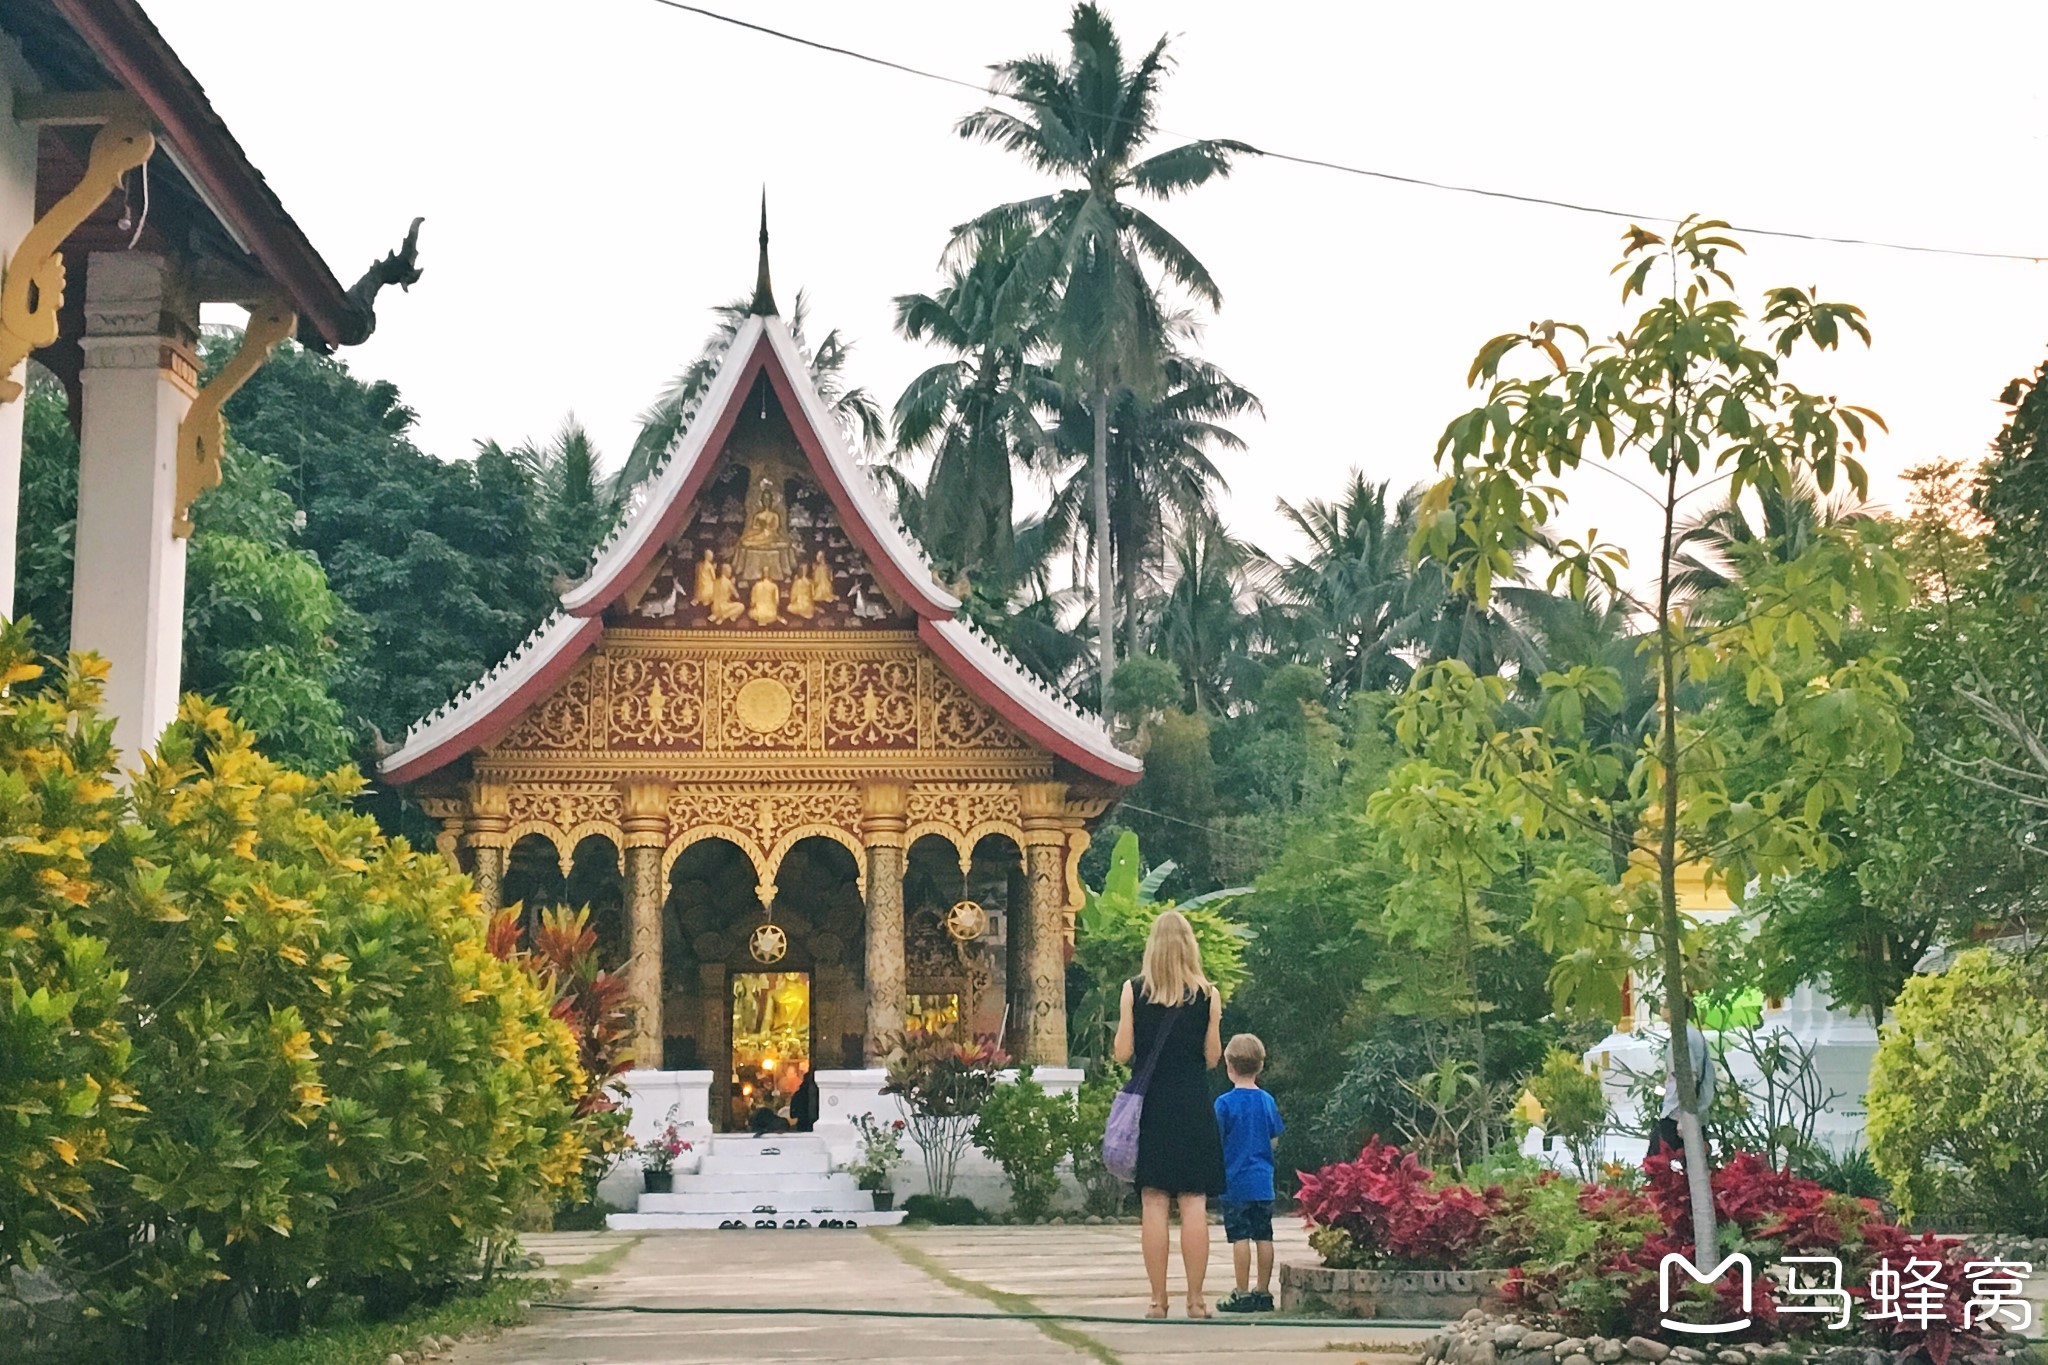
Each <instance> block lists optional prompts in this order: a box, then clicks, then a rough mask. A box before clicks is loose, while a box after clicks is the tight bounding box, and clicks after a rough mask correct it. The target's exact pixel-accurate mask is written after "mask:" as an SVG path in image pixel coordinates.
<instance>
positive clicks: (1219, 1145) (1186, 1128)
mask: <svg viewBox="0 0 2048 1365" xmlns="http://www.w3.org/2000/svg"><path fill="white" fill-rule="evenodd" d="M1162 1028H1164V1029H1167V1030H1168V1033H1167V1036H1166V1045H1165V1047H1164V1048H1163V1049H1162V1050H1161V1051H1160V1054H1159V1064H1158V1065H1157V1066H1156V1067H1154V1068H1153V1070H1152V1083H1151V1085H1150V1086H1149V1087H1147V1089H1146V1091H1145V1107H1144V1109H1143V1111H1141V1113H1140V1115H1139V1118H1138V1178H1137V1182H1136V1183H1137V1186H1138V1188H1139V1189H1141V1190H1165V1191H1166V1192H1167V1193H1168V1194H1206V1195H1208V1196H1209V1197H1210V1198H1212V1199H1214V1198H1217V1197H1219V1196H1221V1195H1222V1193H1223V1137H1222V1135H1221V1133H1220V1132H1219V1131H1218V1129H1217V1127H1216V1107H1215V1102H1214V1101H1213V1100H1211V1099H1210V1097H1209V1081H1208V1072H1209V1068H1208V1066H1207V1064H1206V1063H1205V1062H1204V1060H1203V1057H1202V1045H1203V1044H1204V1043H1205V1042H1206V1041H1207V1040H1208V1037H1209V1002H1208V1000H1207V999H1206V998H1205V997H1202V996H1195V997H1192V998H1190V999H1189V1000H1188V1002H1187V1003H1186V1004H1184V1005H1182V1006H1180V1007H1179V1008H1177V1009H1169V1008H1167V1007H1166V1006H1164V1005H1155V1004H1153V1003H1152V1002H1151V1001H1150V1000H1147V999H1146V998H1145V987H1144V984H1143V983H1142V982H1135V981H1134V982H1132V983H1131V1033H1132V1042H1133V1044H1134V1046H1133V1047H1132V1050H1131V1066H1132V1069H1133V1070H1135V1069H1136V1068H1138V1067H1140V1066H1143V1065H1144V1063H1145V1058H1146V1057H1148V1056H1149V1055H1151V1050H1152V1046H1153V1043H1154V1041H1155V1040H1156V1039H1157V1038H1158V1036H1159V1030H1160V1029H1162Z"/></svg>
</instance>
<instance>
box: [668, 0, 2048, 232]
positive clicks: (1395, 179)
mask: <svg viewBox="0 0 2048 1365" xmlns="http://www.w3.org/2000/svg"><path fill="white" fill-rule="evenodd" d="M653 3H655V4H657V5H660V6H662V7H663V8H664V9H672V10H680V11H682V12H683V13H685V14H694V15H696V16H698V17H699V18H703V19H711V20H715V21H716V22H718V23H721V24H729V25H731V26H732V27H734V28H740V29H746V30H747V31H748V32H751V33H758V34H760V35H762V36H763V37H767V38H774V39H777V40H779V41H781V42H785V43H794V44H796V45H797V46H798V47H807V48H810V49H812V50H813V51H816V52H825V53H829V54H831V55H832V56H835V57H846V58H849V59H851V60H853V61H857V62H865V63H867V64H868V65H870V66H878V67H881V68H883V69H884V70H887V71H894V72H896V73H898V74H899V75H905V76H915V77H917V78H918V79H920V80H927V81H936V82H938V83H939V84H941V85H950V86H957V87H959V88H960V89H962V90H972V91H973V92H975V93H976V94H978V95H981V96H983V97H984V98H987V99H1007V100H1014V101H1015V102H1017V103H1019V104H1024V105H1030V104H1033V103H1035V101H1032V100H1028V99H1025V98H1024V97H1023V96H1021V95H1015V94H1011V93H1008V92H1006V91H1000V90H992V89H990V88H989V87H988V86H987V85H985V84H982V83H979V82H976V81H970V80H965V79H962V78H961V77H959V76H948V75H946V74H945V73H944V72H939V71H931V70H927V69H926V68H924V67H920V66H912V65H910V64H909V63H907V62H898V61H892V60H890V59H889V58H887V57H877V56H875V55H874V54H873V53H869V52H862V51H859V50H858V49H855V48H850V47H840V46H838V45H837V44H834V43H827V42H821V41H820V40H818V39H816V38H806V37H804V36H803V35H802V34H800V33H791V32H789V31H788V30H786V29H779V28H771V27H770V26H768V25H767V24H757V23H754V22H753V21H751V20H747V19H741V18H738V17H737V16H735V15H730V14H722V13H720V12H719V11H717V10H714V9H706V8H704V7H703V6H702V5H690V4H684V3H683V0H653ZM1112 117H1115V118H1118V119H1119V121H1127V120H1123V119H1121V117H1120V116H1116V115H1112ZM1159 131H1160V132H1162V133H1165V134H1167V135H1168V136H1169V137H1177V138H1187V139H1189V140H1190V141H1201V140H1204V139H1197V138H1195V137H1194V136H1193V135H1192V134H1189V133H1179V132H1175V131H1173V130H1172V129H1170V128H1161V129H1159ZM1251 152H1252V154H1253V155H1255V156H1262V157H1265V158H1266V159H1267V160H1269V161H1286V162H1291V163H1293V164H1294V165H1297V166H1308V167H1312V168H1315V169H1317V170H1325V171H1334V172H1336V173H1338V174H1340V175H1352V176H1358V177H1361V178H1363V179H1367V180H1383V181H1386V182H1388V183H1390V184H1395V185H1409V186H1413V187H1415V188H1418V189H1428V190H1439V191H1442V192H1443V193H1446V194H1469V195H1474V196H1477V197H1479V198H1482V199H1501V200H1505V201H1507V202H1509V203H1516V204H1532V205H1535V206H1537V207H1540V208H1553V209H1563V210H1565V211H1567V212H1570V213H1585V214H1591V215H1593V216H1594V217H1598V218H1617V219H1621V220H1623V221H1626V222H1637V223H1643V222H1656V223H1676V222H1678V221H1680V220H1679V219H1678V218H1676V217H1675V216H1673V215H1671V214H1668V213H1629V212H1627V211H1625V210H1622V209H1610V208H1602V207H1600V206H1598V205H1595V204H1581V203H1577V202H1575V201H1573V200H1570V199H1554V198H1551V197H1549V196H1547V195H1540V194H1517V193H1515V192H1513V191H1511V190H1495V189H1487V188H1486V187H1484V186H1481V185H1460V184H1457V183H1455V182H1453V181H1448V180H1431V179H1429V178H1428V177H1426V176H1418V175H1400V174H1397V173H1395V172H1393V171H1380V170H1373V169H1372V168H1370V167H1366V166H1353V165H1350V164H1348V163H1346V162H1342V161H1329V160H1325V159H1323V158H1321V157H1313V156H1300V155H1296V154H1295V153H1292V152H1276V151H1273V150H1272V149H1271V148H1267V147H1252V148H1251ZM1731 228H1732V230H1733V231H1735V232H1741V233H1746V234H1748V235H1749V236H1752V237H1779V238H1783V239H1785V240H1788V241H1796V242H1819V243H1823V244H1826V245H1830V246H1861V247H1871V248H1874V249H1877V250H1881V251H1908V252H1913V253H1914V254H1916V255H1924V256H1958V257H1963V258H1966V259H1970V260H1979V261H2024V262H2026V263H2027V264H2029V265H2039V264H2041V263H2042V261H2044V260H2048V256H2040V255H2029V254H2027V253H2025V252H2018V251H1972V250H1969V249H1968V248H1965V247H1948V246H1923V245H1920V244H1918V243H1914V242H1891V241H1885V240H1883V239H1881V238H1876V237H1837V236H1831V235H1829V234H1827V233H1822V232H1798V231H1795V230H1793V229H1790V228H1767V227H1748V226H1744V225H1742V224H1733V225H1731Z"/></svg>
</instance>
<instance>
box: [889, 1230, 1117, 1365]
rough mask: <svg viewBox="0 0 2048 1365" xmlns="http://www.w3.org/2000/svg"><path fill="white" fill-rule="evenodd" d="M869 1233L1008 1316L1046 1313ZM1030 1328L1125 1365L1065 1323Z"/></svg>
mask: <svg viewBox="0 0 2048 1365" xmlns="http://www.w3.org/2000/svg"><path fill="white" fill-rule="evenodd" d="M869 1232H870V1233H871V1234H872V1235H873V1237H874V1238H875V1240H876V1241H878V1242H881V1243H882V1244H884V1245H885V1246H887V1247H888V1248H889V1249H890V1250H891V1251H893V1252H895V1253H896V1254H897V1255H898V1256H899V1257H901V1258H902V1259H903V1260H904V1261H905V1262H906V1263H907V1264H909V1265H912V1266H915V1267H916V1268H917V1269H919V1270H922V1271H923V1272H924V1273H925V1274H927V1275H929V1276H931V1277H932V1278H933V1279H935V1280H937V1281H938V1282H939V1283H940V1284H942V1285H944V1286H946V1288H948V1289H956V1290H958V1291H959V1292H960V1293H962V1294H967V1295H971V1296H972V1297H974V1298H977V1299H980V1300H981V1301H982V1302H984V1303H990V1304H994V1305H995V1306H996V1307H997V1308H1000V1309H1001V1310H1002V1311H1003V1312H1005V1313H1039V1312H1043V1311H1044V1310H1043V1309H1041V1308H1040V1307H1039V1306H1038V1305H1037V1304H1035V1303H1033V1302H1032V1301H1031V1300H1030V1299H1027V1298H1025V1297H1024V1296H1023V1295H1022V1294H1011V1293H1008V1292H1007V1291H1005V1290H1001V1289H997V1288H996V1287H994V1286H993V1285H986V1284H983V1283H982V1282H981V1281H979V1280H970V1279H968V1278H967V1277H966V1276H964V1275H960V1274H957V1273H955V1272H954V1271H953V1270H951V1269H949V1268H948V1267H947V1266H946V1265H945V1263H943V1262H942V1261H940V1260H939V1259H938V1258H937V1257H935V1256H932V1255H930V1254H928V1253H927V1252H924V1251H920V1250H919V1249H918V1248H916V1247H914V1246H912V1245H910V1243H908V1242H906V1241H903V1240H902V1239H900V1238H898V1237H896V1236H893V1235H892V1234H890V1233H888V1232H886V1231H884V1230H883V1229H881V1228H870V1229H869ZM1031 1325H1032V1326H1033V1327H1036V1328H1037V1329H1038V1330H1039V1331H1041V1332H1043V1333H1044V1334H1045V1335H1046V1336H1048V1337H1050V1338H1051V1339H1052V1340H1054V1341H1057V1342H1058V1343H1060V1345H1062V1346H1071V1347H1073V1348H1074V1349H1075V1350H1077V1351H1086V1352H1087V1353H1088V1354H1089V1355H1091V1356H1093V1357H1094V1358H1095V1359H1096V1360H1099V1361H1101V1362H1102V1365H1123V1362H1122V1360H1121V1358H1119V1357H1118V1355H1117V1353H1116V1352H1114V1351H1112V1350H1110V1349H1109V1347H1107V1346H1105V1345H1103V1344H1102V1343H1101V1342H1099V1341H1097V1340H1096V1339H1095V1338H1094V1337H1091V1336H1089V1335H1088V1334H1087V1333H1086V1332H1080V1331H1076V1330H1075V1329H1074V1328H1072V1327H1069V1326H1067V1324H1065V1323H1063V1322H1052V1321H1049V1320H1047V1319H1045V1318H1038V1319H1034V1320H1032V1321H1031Z"/></svg>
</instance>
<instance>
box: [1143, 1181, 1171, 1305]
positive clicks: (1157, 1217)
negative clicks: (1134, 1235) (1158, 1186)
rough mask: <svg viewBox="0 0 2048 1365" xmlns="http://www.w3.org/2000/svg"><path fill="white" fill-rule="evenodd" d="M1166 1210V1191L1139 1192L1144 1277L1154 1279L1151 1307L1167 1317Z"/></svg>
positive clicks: (1152, 1280)
mask: <svg viewBox="0 0 2048 1365" xmlns="http://www.w3.org/2000/svg"><path fill="white" fill-rule="evenodd" d="M1166 1210H1167V1196H1166V1191H1165V1190H1141V1191H1139V1212H1140V1218H1139V1223H1138V1243H1139V1245H1140V1246H1141V1247H1143V1248H1144V1252H1145V1278H1146V1279H1147V1280H1150V1281H1151V1282H1152V1309H1153V1312H1154V1314H1155V1315H1156V1316H1158V1317H1162V1318H1163V1317H1165V1316H1166Z"/></svg>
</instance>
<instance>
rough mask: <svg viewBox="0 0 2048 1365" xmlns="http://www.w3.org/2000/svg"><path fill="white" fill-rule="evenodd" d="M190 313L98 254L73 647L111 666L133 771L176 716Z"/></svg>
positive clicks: (149, 279) (151, 274)
mask: <svg viewBox="0 0 2048 1365" xmlns="http://www.w3.org/2000/svg"><path fill="white" fill-rule="evenodd" d="M196 324H197V316H196V312H195V310H194V309H193V308H192V307H191V305H190V304H188V303H187V302H186V301H185V299H184V298H183V297H182V295H181V291H180V290H179V288H178V285H177V280H176V277H175V274H174V271H173V268H172V266H171V263H170V262H169V261H167V260H165V259H164V258H163V257H161V256H156V255H152V254H150V253H148V252H140V251H133V252H104V251H103V252H94V253H93V255H92V259H91V263H90V265H89V266H88V268H87V275H86V284H85V337H84V347H85V369H84V374H83V376H82V377H81V388H82V391H83V400H82V402H83V407H84V422H83V426H82V429H81V431H80V433H79V442H78V540H77V563H76V565H75V566H74V568H73V570H72V579H71V585H72V586H71V647H72V648H73V649H79V650H88V649H89V650H93V651H95V652H97V653H99V654H101V655H103V656H105V658H106V660H107V662H108V664H109V665H110V666H111V672H110V674H109V677H108V679H107V700H106V709H107V712H108V713H109V714H111V715H112V716H113V717H114V718H115V719H114V743H115V746H116V747H117V748H118V749H119V750H120V752H121V761H122V762H123V763H124V764H125V765H127V766H130V767H133V766H135V765H136V763H137V762H138V760H139V755H140V754H141V752H142V751H143V750H145V749H147V748H149V746H151V745H152V744H154V743H156V739H157V736H158V735H160V734H162V733H163V729H164V726H165V725H167V724H169V723H170V720H171V717H172V715H173V714H174V713H175V712H176V710H177V707H178V671H179V666H180V663H181V657H180V656H181V654H182V652H183V647H184V638H185V621H184V617H185V542H184V541H183V540H182V539H180V538H178V537H177V536H174V535H173V534H172V533H171V517H172V511H173V505H174V503H175V500H176V494H177V485H178V479H177V468H176V463H175V456H176V451H177V439H178V423H179V422H180V421H181V420H182V419H183V418H184V416H185V412H186V410H187V409H188V408H190V407H191V406H192V396H193V393H194V391H195V381H196V379H197V374H198V371H197V366H196V365H195V363H194V359H193V343H194V341H195V340H196V338H197V333H198V328H197V325H196Z"/></svg>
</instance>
